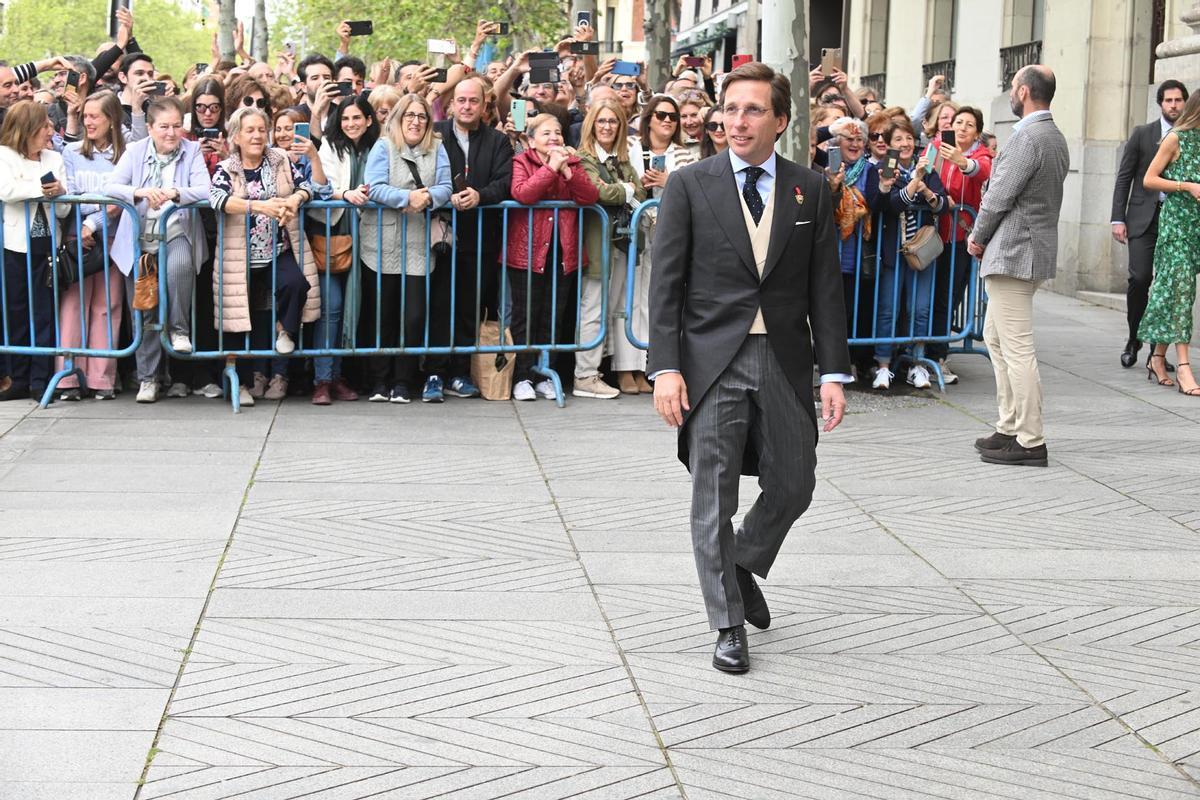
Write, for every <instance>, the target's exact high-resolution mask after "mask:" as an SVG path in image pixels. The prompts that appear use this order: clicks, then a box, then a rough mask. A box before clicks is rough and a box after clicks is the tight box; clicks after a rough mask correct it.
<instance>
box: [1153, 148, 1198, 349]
mask: <svg viewBox="0 0 1200 800" xmlns="http://www.w3.org/2000/svg"><path fill="white" fill-rule="evenodd" d="M1175 135H1176V136H1178V137H1179V158H1177V159H1175V160H1174V161H1173V162H1171V163H1170V164H1168V165H1167V168H1166V169H1165V170H1163V177H1164V178H1166V179H1167V180H1171V181H1175V180H1179V181H1197V180H1200V130H1197V129H1193V130H1188V131H1175ZM1197 272H1200V203H1198V202H1196V198H1194V197H1192V196H1191V195H1190V194H1188V193H1187V192H1171V193H1169V194H1168V195H1167V201H1166V202H1165V203H1163V207H1162V211H1160V212H1159V215H1158V243H1157V244H1156V245H1155V247H1154V282H1153V283H1152V284H1151V285H1150V302H1149V303H1147V304H1146V316H1144V317H1142V324H1141V326H1140V327H1139V328H1138V338H1139V339H1141V340H1142V341H1143V342H1153V343H1154V344H1175V343H1177V342H1190V341H1191V340H1192V305H1193V304H1194V303H1195V302H1196V273H1197Z"/></svg>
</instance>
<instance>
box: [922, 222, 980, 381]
mask: <svg viewBox="0 0 1200 800" xmlns="http://www.w3.org/2000/svg"><path fill="white" fill-rule="evenodd" d="M951 259H953V272H954V274H953V275H951V274H950V273H951ZM934 269H936V270H937V272H935V273H934V275H933V312H932V314H931V322H932V328H930V330H931V331H933V335H934V336H949V335H950V333H951V331H950V322H951V321H952V320H953V319H954V315H955V314H957V313H958V310H959V308H961V307H962V303H963V297H964V296H965V294H966V291H967V281H968V280H969V279H970V277H971V254H970V253H968V252H967V240H966V239H963V240H962V241H961V242H954V243H953V244H947V245H946V246H945V248H944V249H943V250H942V254H941V255H940V256H938V260H937V264H936V265H935V266H934ZM952 279H953V284H952V283H951V280H952ZM949 354H950V345H948V344H946V343H945V342H931V343H930V344H929V345H928V346H927V347H926V348H925V355H927V356H929V357H930V358H932V359H933V360H934V361H940V360H941V359H943V358H945V357H946V356H948V355H949Z"/></svg>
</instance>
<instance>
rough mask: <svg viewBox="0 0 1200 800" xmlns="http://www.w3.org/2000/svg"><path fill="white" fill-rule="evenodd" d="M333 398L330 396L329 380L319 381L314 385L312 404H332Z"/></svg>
mask: <svg viewBox="0 0 1200 800" xmlns="http://www.w3.org/2000/svg"><path fill="white" fill-rule="evenodd" d="M332 403H333V400H331V399H330V398H329V381H318V382H317V384H316V385H315V386H313V393H312V404H313V405H314V406H327V405H331V404H332Z"/></svg>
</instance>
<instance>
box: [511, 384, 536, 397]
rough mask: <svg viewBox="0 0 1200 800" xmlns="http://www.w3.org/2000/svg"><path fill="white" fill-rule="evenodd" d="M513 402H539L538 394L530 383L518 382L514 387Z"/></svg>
mask: <svg viewBox="0 0 1200 800" xmlns="http://www.w3.org/2000/svg"><path fill="white" fill-rule="evenodd" d="M512 397H513V400H537V392H535V391H534V390H533V384H532V383H530V382H529V381H517V382H516V384H515V385H514V386H513V394H512Z"/></svg>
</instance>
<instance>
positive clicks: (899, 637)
mask: <svg viewBox="0 0 1200 800" xmlns="http://www.w3.org/2000/svg"><path fill="white" fill-rule="evenodd" d="M1037 306H1038V328H1037V332H1038V339H1039V346H1040V350H1041V355H1042V380H1043V383H1044V384H1045V387H1046V393H1047V414H1046V417H1047V426H1048V430H1047V437H1048V442H1049V446H1050V458H1051V464H1050V468H1049V469H1045V470H1038V469H1029V468H1006V467H998V466H988V465H985V464H982V463H980V462H979V460H978V456H977V455H976V454H975V452H974V451H973V450H972V449H971V441H972V439H973V438H974V437H976V436H979V435H982V434H985V433H987V430H988V426H987V423H988V421H989V420H990V419H991V416H992V413H993V410H992V409H993V407H992V398H991V387H992V378H991V371H990V367H989V366H988V364H987V362H986V361H985V360H984V359H982V358H979V357H968V358H963V357H957V358H956V359H955V368H956V369H957V370H958V371H959V372H960V374H961V375H962V376H963V378H964V383H963V384H962V385H960V386H958V387H951V388H950V390H949V392H948V393H947V394H946V395H945V398H944V400H939V399H937V398H936V397H935V396H934V395H932V394H931V395H928V396H899V397H896V398H887V399H882V398H878V397H868V396H866V395H863V394H861V393H853V394H851V396H850V400H851V404H852V410H853V411H855V412H857V413H853V414H852V415H851V416H849V417H848V418H847V421H846V423H845V425H844V426H843V428H842V429H840V430H838V431H836V432H835V433H834V434H831V435H829V436H826V437H824V438H823V439H822V442H821V445H820V448H819V456H820V459H821V463H820V465H819V467H818V479H819V480H818V486H817V493H816V500H815V502H814V504H813V507H812V509H811V510H810V511H809V513H808V514H807V515H805V517H804V518H803V519H802V520H801V522H800V523H799V524H798V525H797V527H796V529H795V530H794V531H793V532H792V535H791V537H790V538H789V540H788V542H787V544H786V545H785V547H784V550H783V553H782V555H781V556H780V558H779V561H778V562H777V565H776V568H775V571H774V572H773V573H772V575H771V576H770V579H769V580H767V581H766V582H765V583H764V590H765V593H766V596H767V598H768V600H769V601H770V603H771V607H772V610H773V612H774V618H775V622H774V625H773V626H772V627H771V629H770V630H768V631H763V632H754V633H752V634H751V637H750V643H751V653H752V658H753V669H752V670H751V672H750V673H749V674H748V675H743V676H731V675H724V674H721V673H718V672H715V671H714V670H713V669H712V668H711V667H710V666H709V659H710V657H711V650H712V643H713V634H712V633H710V631H709V630H708V628H707V625H706V624H705V620H704V614H703V611H702V607H701V602H700V595H699V591H698V588H697V585H696V576H695V572H694V567H693V563H692V557H691V552H690V544H689V538H688V532H687V530H688V529H687V509H688V494H689V485H688V481H687V474H686V472H685V471H684V470H683V468H682V467H681V466H680V465H679V464H678V463H677V462H676V461H675V458H674V442H673V434H672V433H671V432H669V431H668V430H667V429H666V428H665V427H663V426H662V424H661V423H660V422H658V421H657V419H656V418H655V417H654V415H653V413H652V409H651V403H650V400H649V398H646V397H642V398H634V399H630V398H623V399H621V400H618V401H616V402H607V403H606V402H600V401H588V400H571V401H570V402H569V403H568V407H567V408H566V409H565V410H559V409H556V408H555V407H554V405H553V404H552V403H549V402H546V401H539V402H537V403H529V404H523V405H521V406H519V407H517V406H514V405H513V404H509V403H484V402H481V401H474V402H467V401H457V402H455V401H453V400H450V401H448V402H447V404H446V405H444V406H441V407H429V406H422V405H421V404H420V403H417V404H414V405H412V406H408V407H404V408H396V407H393V406H379V405H369V404H367V403H365V402H359V403H356V404H342V405H336V406H334V407H333V408H329V409H320V408H314V407H312V406H310V405H308V404H307V403H305V402H303V401H297V400H294V399H293V400H289V401H287V402H285V403H283V404H268V403H262V404H260V405H259V406H258V407H256V408H253V409H248V410H246V411H245V412H244V413H242V414H240V415H238V416H233V415H231V414H230V413H229V411H228V407H227V406H225V405H222V404H221V403H218V402H214V401H207V400H204V399H202V398H192V399H190V400H174V401H163V402H160V403H158V404H157V405H155V406H150V407H146V406H136V405H135V404H134V403H133V402H132V400H131V399H129V398H128V396H124V397H123V399H121V400H118V401H116V402H111V403H101V402H95V401H91V402H85V403H75V404H63V403H58V404H56V405H55V406H53V407H51V408H50V409H48V410H46V411H39V410H36V409H34V408H33V407H32V405H31V404H28V403H7V404H3V405H2V406H0V431H3V432H4V433H3V435H2V436H0V798H3V800H133V798H135V797H136V798H140V799H141V800H150V799H151V798H179V800H184V799H186V800H215V799H216V798H234V797H236V798H239V799H240V800H283V799H284V798H301V797H303V798H320V799H321V800H357V799H358V798H368V797H369V798H406V799H407V798H414V799H415V798H432V797H450V798H455V799H456V800H459V799H461V800H475V799H476V798H500V797H505V798H521V799H522V800H523V799H524V798H529V799H530V800H535V799H536V800H541V798H565V797H587V798H598V799H600V800H609V799H611V800H618V799H619V798H634V797H636V798H655V799H656V800H657V799H659V798H681V797H687V798H690V800H699V799H700V798H751V799H752V800H767V799H768V798H839V799H843V798H844V799H846V800H849V799H851V798H880V799H881V800H904V799H905V798H918V797H920V798H925V797H936V798H968V799H969V800H983V799H984V798H1014V799H1016V800H1041V799H1042V798H1048V799H1049V798H1078V799H1079V800H1103V799H1105V798H1123V799H1125V800H1128V799H1129V798H1147V799H1148V800H1160V799H1161V800H1166V799H1168V798H1192V797H1200V678H1198V677H1197V675H1198V673H1200V648H1198V646H1197V642H1200V480H1198V479H1197V467H1198V466H1200V457H1198V455H1197V452H1196V450H1197V446H1198V445H1200V401H1197V400H1196V399H1193V398H1186V397H1183V396H1182V395H1180V394H1178V393H1176V392H1175V391H1174V390H1173V389H1172V390H1167V389H1163V388H1160V387H1158V386H1156V385H1154V384H1152V383H1148V382H1147V381H1146V380H1145V375H1144V374H1142V373H1140V372H1139V371H1138V370H1136V369H1135V370H1122V369H1121V368H1120V367H1119V366H1117V355H1118V353H1119V351H1120V346H1121V343H1122V339H1123V336H1122V331H1123V330H1124V321H1123V317H1122V315H1120V314H1118V313H1117V312H1114V311H1110V310H1105V309H1101V308H1098V307H1094V306H1088V305H1084V304H1082V303H1079V302H1076V301H1074V300H1069V299H1065V298H1063V297H1059V296H1055V295H1050V294H1046V293H1042V294H1041V295H1039V296H1038V301H1037ZM1144 355H1145V351H1143V357H1144ZM1172 360H1174V358H1173V357H1172ZM753 497H754V487H753V485H752V484H751V483H749V482H746V483H744V484H743V500H744V501H745V503H746V504H748V503H749V502H750V501H751V500H752V499H753ZM164 711H165V717H164ZM152 747H153V750H152ZM148 757H150V759H151V760H150V762H149V764H150V765H149V768H148V769H146V770H145V771H144V766H145V764H146V763H147V758H148ZM143 776H144V785H142V786H141V787H140V789H139V784H138V781H139V778H142V777H143Z"/></svg>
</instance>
